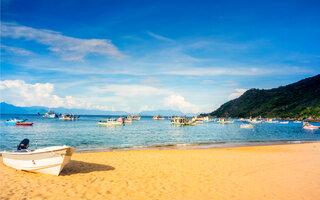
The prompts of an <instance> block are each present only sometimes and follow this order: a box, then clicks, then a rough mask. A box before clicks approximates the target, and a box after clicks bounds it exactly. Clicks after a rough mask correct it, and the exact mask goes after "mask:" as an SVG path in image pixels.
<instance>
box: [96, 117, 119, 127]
mask: <svg viewBox="0 0 320 200" xmlns="http://www.w3.org/2000/svg"><path fill="white" fill-rule="evenodd" d="M123 121H124V120H123V118H122V117H119V118H118V119H117V120H116V119H114V118H109V119H107V120H106V121H99V122H98V124H99V125H104V126H121V125H123Z"/></svg>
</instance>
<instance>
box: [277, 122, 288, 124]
mask: <svg viewBox="0 0 320 200" xmlns="http://www.w3.org/2000/svg"><path fill="white" fill-rule="evenodd" d="M279 124H289V121H282V122H279Z"/></svg>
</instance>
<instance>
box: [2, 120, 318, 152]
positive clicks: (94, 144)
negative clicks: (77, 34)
mask: <svg viewBox="0 0 320 200" xmlns="http://www.w3.org/2000/svg"><path fill="white" fill-rule="evenodd" d="M15 117H19V118H20V119H27V122H33V123H34V124H33V125H32V126H16V125H12V124H6V123H5V121H6V120H7V119H10V118H15ZM107 118H117V117H116V116H92V115H82V116H80V118H79V119H77V120H75V121H62V120H59V119H58V118H56V119H48V118H43V117H41V116H38V115H5V114H2V115H1V116H0V151H11V150H16V148H17V145H18V144H19V142H20V141H21V140H23V139H24V138H28V139H29V140H30V147H29V148H30V149H35V148H41V147H47V146H60V145H68V146H72V147H74V148H75V149H76V151H77V152H86V151H116V150H132V149H150V148H151V149H152V148H215V147H217V148H219V147H230V146H248V145H257V144H258V145H259V144H276V143H299V142H309V141H320V130H319V129H318V130H305V129H303V128H302V123H293V122H289V123H288V124H278V123H277V124H268V123H263V124H255V127H254V128H253V129H243V128H240V124H243V123H247V122H240V121H237V120H236V121H235V123H234V124H218V123H217V122H203V124H197V125H196V126H174V125H172V124H171V122H170V120H168V119H165V120H152V117H141V120H140V121H133V122H132V124H125V125H123V126H114V127H108V126H100V125H98V121H100V120H101V121H104V120H106V119H107ZM312 124H314V125H317V126H320V123H312Z"/></svg>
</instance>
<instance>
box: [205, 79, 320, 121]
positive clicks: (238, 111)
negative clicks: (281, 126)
mask: <svg viewBox="0 0 320 200" xmlns="http://www.w3.org/2000/svg"><path fill="white" fill-rule="evenodd" d="M210 115H212V116H217V117H250V116H252V117H258V116H262V117H279V118H314V119H316V118H318V119H319V118H320V74H318V75H317V76H314V77H311V78H306V79H303V80H301V81H299V82H296V83H293V84H290V85H287V86H283V87H279V88H274V89H270V90H260V89H250V90H248V91H246V92H245V93H244V94H243V95H241V96H240V97H239V98H237V99H234V100H231V101H229V102H227V103H225V104H223V105H222V106H221V107H220V108H219V109H217V110H216V111H214V112H212V113H210Z"/></svg>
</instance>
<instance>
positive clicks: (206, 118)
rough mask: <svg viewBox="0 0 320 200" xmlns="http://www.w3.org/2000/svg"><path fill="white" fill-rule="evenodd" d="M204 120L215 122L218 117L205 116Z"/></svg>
mask: <svg viewBox="0 0 320 200" xmlns="http://www.w3.org/2000/svg"><path fill="white" fill-rule="evenodd" d="M203 121H204V122H215V121H216V119H215V118H211V117H209V116H206V117H204V118H203Z"/></svg>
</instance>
